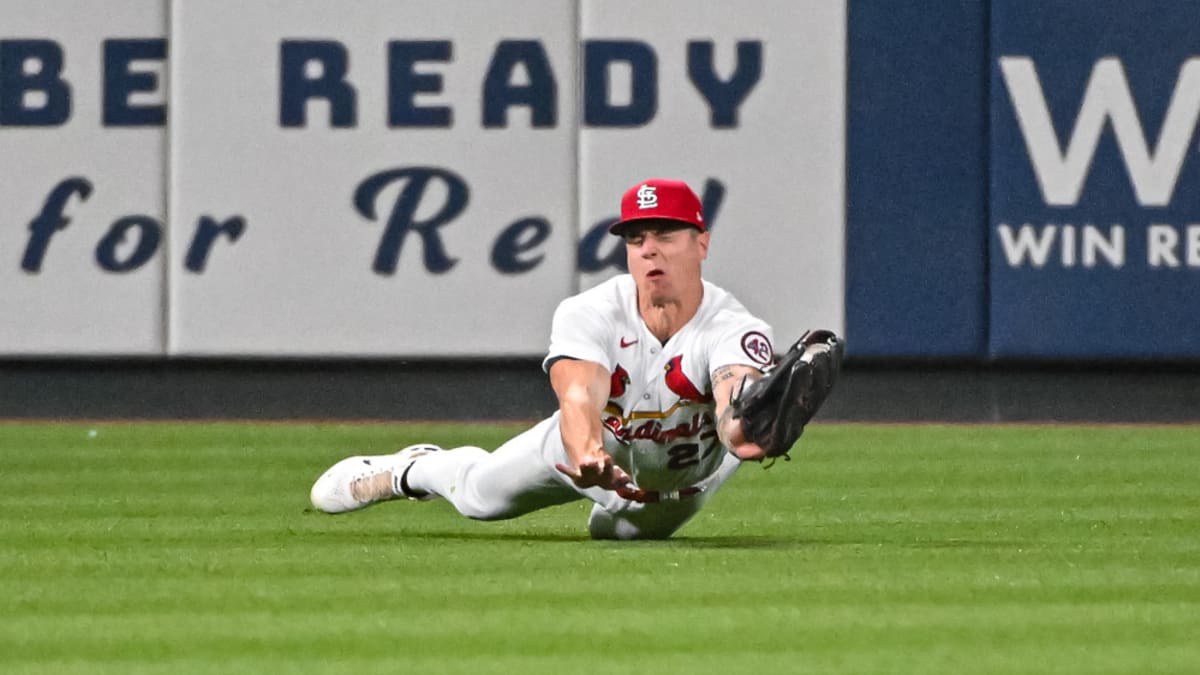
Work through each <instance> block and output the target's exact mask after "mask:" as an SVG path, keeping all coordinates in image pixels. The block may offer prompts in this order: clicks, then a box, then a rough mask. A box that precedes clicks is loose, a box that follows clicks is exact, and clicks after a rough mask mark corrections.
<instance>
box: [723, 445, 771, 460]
mask: <svg viewBox="0 0 1200 675" xmlns="http://www.w3.org/2000/svg"><path fill="white" fill-rule="evenodd" d="M729 452H731V453H732V454H733V456H734V457H737V458H738V459H740V460H742V461H743V462H761V461H763V460H764V459H766V457H767V451H766V450H764V449H763V447H762V446H761V445H759V444H757V443H738V444H735V445H733V446H732V447H730V448H729Z"/></svg>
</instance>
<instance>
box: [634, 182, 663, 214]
mask: <svg viewBox="0 0 1200 675" xmlns="http://www.w3.org/2000/svg"><path fill="white" fill-rule="evenodd" d="M637 200H638V202H637V203H638V208H639V209H654V208H658V188H656V187H654V186H653V185H643V186H642V187H640V188H638V191H637Z"/></svg>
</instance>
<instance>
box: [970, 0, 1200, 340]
mask: <svg viewBox="0 0 1200 675" xmlns="http://www.w3.org/2000/svg"><path fill="white" fill-rule="evenodd" d="M1198 27H1200V3H1196V2H1185V1H1182V0H1180V1H1175V2H1165V1H1156V2H1152V1H1148V0H1139V1H1138V2H1129V1H1128V0H1075V1H1064V0H1059V1H1056V2H1046V1H1045V0H995V2H993V5H992V41H991V45H992V59H991V65H990V70H991V73H992V102H991V120H992V125H991V137H992V146H991V215H990V221H991V224H990V230H991V231H990V234H989V236H990V242H989V250H990V298H991V312H990V316H991V321H990V353H991V355H992V356H994V357H1034V358H1073V359H1104V358H1121V359H1124V358H1138V357H1171V358H1195V357H1200V225H1197V224H1198V223H1200V157H1198V156H1197V148H1196V142H1197V140H1200V139H1198V137H1197V134H1196V123H1197V116H1198V115H1200V58H1198V57H1197V55H1200V30H1197V28H1198ZM1185 64H1186V65H1185ZM1181 68H1182V70H1181ZM1089 82H1091V86H1089ZM1173 95H1174V99H1172V96H1173ZM1172 100H1174V103H1172ZM1118 137H1120V140H1118ZM1139 155H1141V157H1140V159H1139ZM1189 226H1192V227H1191V228H1190V230H1189ZM1022 237H1024V239H1022ZM1189 238H1191V239H1192V242H1193V244H1192V245H1189ZM1152 241H1157V242H1158V243H1157V244H1156V245H1155V244H1152Z"/></svg>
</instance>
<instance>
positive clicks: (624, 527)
mask: <svg viewBox="0 0 1200 675" xmlns="http://www.w3.org/2000/svg"><path fill="white" fill-rule="evenodd" d="M556 463H563V464H567V463H568V462H567V454H566V450H564V449H563V443H562V436H561V435H560V434H559V429H558V415H557V413H556V414H555V415H553V416H552V417H549V418H547V419H545V420H543V421H542V422H540V423H538V424H537V425H536V426H534V427H533V428H531V429H529V430H528V431H525V432H523V433H521V434H520V435H518V436H516V437H514V438H513V439H511V440H509V441H508V442H506V443H505V444H504V445H501V446H500V447H499V448H497V449H496V450H495V451H494V452H490V453H489V452H487V451H485V450H483V449H482V448H477V447H472V446H466V447H461V448H453V449H449V450H446V451H444V452H435V453H431V454H429V455H425V456H423V457H420V458H419V459H417V461H416V462H414V463H413V465H412V468H411V469H410V470H409V471H408V476H407V482H408V486H409V487H410V488H411V489H414V490H421V491H424V492H432V493H434V494H436V495H439V496H441V497H444V498H445V499H446V500H448V501H449V502H450V503H451V504H453V505H454V507H455V508H457V509H458V511H459V513H461V514H463V515H464V516H467V517H468V518H473V519H476V520H504V519H507V518H515V517H517V516H521V515H524V514H526V513H530V512H532V511H536V510H538V509H543V508H546V507H548V506H554V505H557V504H565V503H567V502H572V501H575V500H577V499H585V498H586V499H590V500H592V501H593V502H595V506H593V507H592V513H591V516H590V517H589V518H588V531H589V532H590V533H591V535H592V538H593V539H665V538H667V537H669V536H671V535H672V534H673V533H674V532H675V531H676V530H678V529H679V528H680V527H683V525H684V523H686V522H687V521H688V520H689V519H690V518H691V517H692V516H694V515H696V513H697V512H699V511H700V508H701V507H703V506H704V504H705V502H707V501H708V499H709V498H710V497H711V496H712V494H713V493H714V492H715V491H716V490H717V488H719V487H720V486H721V485H722V484H723V483H724V482H725V481H726V480H728V479H729V478H730V476H732V475H733V474H734V472H736V471H737V469H738V466H739V465H740V464H741V462H740V461H739V460H738V459H737V458H736V457H734V456H733V455H730V454H728V453H727V454H726V456H725V459H724V461H723V462H722V463H721V466H720V467H719V468H718V469H717V471H716V473H714V474H713V475H711V476H709V477H708V478H706V479H705V480H704V481H702V482H701V483H700V484H699V487H701V488H703V491H702V492H701V493H700V494H697V495H695V496H694V497H690V498H687V499H682V500H679V501H662V502H657V503H653V504H641V503H638V502H631V501H629V500H627V499H622V498H621V497H619V496H618V495H617V493H615V492H613V491H611V490H604V489H601V488H586V489H585V488H578V487H576V486H575V484H574V483H572V482H571V479H570V478H568V477H567V476H565V475H563V473H562V472H561V471H559V470H558V469H557V468H555V466H554V465H555V464H556Z"/></svg>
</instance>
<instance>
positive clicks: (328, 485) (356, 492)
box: [309, 444, 441, 513]
mask: <svg viewBox="0 0 1200 675" xmlns="http://www.w3.org/2000/svg"><path fill="white" fill-rule="evenodd" d="M440 450H441V448H440V447H438V446H436V445H429V444H421V445H410V446H408V447H407V448H404V449H402V450H399V451H397V452H395V453H393V454H391V455H371V456H362V455H359V456H356V457H347V458H346V459H343V460H342V461H340V462H338V463H337V464H334V465H333V466H331V467H329V470H328V471H326V472H325V473H324V474H322V476H321V477H320V478H318V479H317V482H316V483H313V486H312V491H311V492H309V499H310V500H312V505H313V506H314V507H316V508H317V509H318V510H321V511H324V512H325V513H345V512H347V511H357V510H358V509H362V508H366V507H368V506H370V505H371V504H374V503H376V502H382V501H387V500H389V499H399V498H404V499H413V500H418V501H425V500H428V499H435V498H436V497H437V495H434V494H430V493H420V494H413V493H412V492H406V491H405V489H404V488H405V487H407V486H405V485H404V484H403V483H404V475H405V473H406V472H407V471H408V468H409V467H410V466H412V463H413V462H415V461H416V460H417V458H418V457H421V456H423V455H428V454H429V453H431V452H439V451H440Z"/></svg>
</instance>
